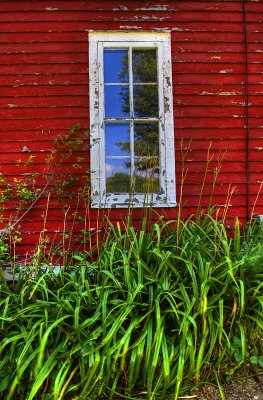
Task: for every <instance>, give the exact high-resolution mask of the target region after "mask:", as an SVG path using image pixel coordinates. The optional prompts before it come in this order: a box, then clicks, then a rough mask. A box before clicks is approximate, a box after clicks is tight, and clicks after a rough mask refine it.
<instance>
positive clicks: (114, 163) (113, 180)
mask: <svg viewBox="0 0 263 400" xmlns="http://www.w3.org/2000/svg"><path fill="white" fill-rule="evenodd" d="M130 177H131V170H130V158H129V157H127V158H109V157H106V192H107V193H129V192H130V190H131V184H130Z"/></svg>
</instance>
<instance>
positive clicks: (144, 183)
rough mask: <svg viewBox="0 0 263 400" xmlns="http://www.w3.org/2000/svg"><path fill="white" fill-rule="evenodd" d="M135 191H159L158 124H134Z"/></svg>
mask: <svg viewBox="0 0 263 400" xmlns="http://www.w3.org/2000/svg"><path fill="white" fill-rule="evenodd" d="M134 154H135V192H138V193H147V192H149V193H151V192H159V186H160V179H159V169H160V164H159V162H160V159H159V125H158V123H151V124H149V123H148V124H135V125H134Z"/></svg>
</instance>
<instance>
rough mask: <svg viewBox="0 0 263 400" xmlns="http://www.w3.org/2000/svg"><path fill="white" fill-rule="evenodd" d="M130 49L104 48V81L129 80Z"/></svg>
mask: <svg viewBox="0 0 263 400" xmlns="http://www.w3.org/2000/svg"><path fill="white" fill-rule="evenodd" d="M128 70H129V68H128V50H121V49H107V50H106V49H105V50H104V82H105V83H118V82H129V73H128Z"/></svg>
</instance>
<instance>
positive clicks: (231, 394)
mask: <svg viewBox="0 0 263 400" xmlns="http://www.w3.org/2000/svg"><path fill="white" fill-rule="evenodd" d="M223 390H224V393H225V398H226V400H263V375H258V376H256V377H254V378H246V379H237V382H232V383H231V384H227V385H223ZM190 396H195V397H192V398H191V397H188V399H189V400H190V399H193V400H221V397H220V393H219V390H218V389H217V388H216V387H214V386H212V385H204V386H203V387H202V388H200V389H199V390H198V391H196V392H194V393H191V395H190ZM182 398H184V397H183V396H182ZM185 399H187V397H186V396H185Z"/></svg>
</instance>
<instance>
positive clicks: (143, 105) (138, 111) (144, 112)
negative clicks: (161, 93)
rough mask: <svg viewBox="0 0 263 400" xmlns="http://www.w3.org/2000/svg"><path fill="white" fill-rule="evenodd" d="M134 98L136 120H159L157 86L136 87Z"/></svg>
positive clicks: (134, 87)
mask: <svg viewBox="0 0 263 400" xmlns="http://www.w3.org/2000/svg"><path fill="white" fill-rule="evenodd" d="M133 96H134V117H135V118H150V117H155V118H158V114H159V113H158V88H157V85H134V86H133Z"/></svg>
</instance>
